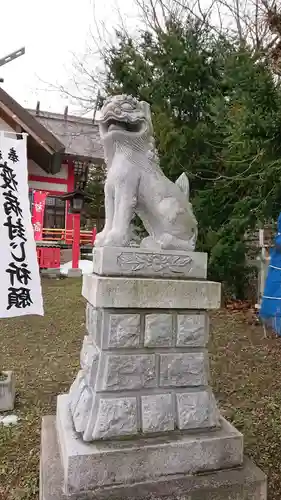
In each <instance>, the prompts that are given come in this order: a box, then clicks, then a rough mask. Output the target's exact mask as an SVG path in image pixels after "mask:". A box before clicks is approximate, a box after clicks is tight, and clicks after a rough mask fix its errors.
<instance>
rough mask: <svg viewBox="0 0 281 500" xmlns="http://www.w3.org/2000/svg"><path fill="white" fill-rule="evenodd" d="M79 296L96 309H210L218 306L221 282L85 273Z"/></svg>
mask: <svg viewBox="0 0 281 500" xmlns="http://www.w3.org/2000/svg"><path fill="white" fill-rule="evenodd" d="M82 295H83V297H84V298H85V299H86V300H87V301H88V302H89V303H90V304H91V305H92V306H93V307H95V308H99V307H103V308H117V309H120V308H122V309H128V308H129V309H130V308H131V309H143V308H145V309H203V310H211V309H218V308H219V307H220V299H221V284H220V283H216V282H214V281H204V280H182V279H181V280H180V279H174V278H173V279H172V278H170V279H167V278H162V279H158V280H156V279H155V278H142V277H135V276H134V277H124V276H120V277H117V276H115V277H105V276H98V275H97V274H84V276H83V287H82Z"/></svg>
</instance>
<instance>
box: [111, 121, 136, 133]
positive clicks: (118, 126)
mask: <svg viewBox="0 0 281 500" xmlns="http://www.w3.org/2000/svg"><path fill="white" fill-rule="evenodd" d="M104 125H105V127H106V129H107V132H113V131H114V130H121V131H127V132H140V130H141V128H142V122H141V121H136V122H134V123H129V122H125V121H121V120H120V121H118V120H114V119H110V120H108V121H107V122H106V123H105V124H104Z"/></svg>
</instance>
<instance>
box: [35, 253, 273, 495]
mask: <svg viewBox="0 0 281 500" xmlns="http://www.w3.org/2000/svg"><path fill="white" fill-rule="evenodd" d="M94 271H95V273H96V274H93V275H86V276H84V279H83V296H84V297H85V298H86V300H87V311H86V330H87V334H86V336H85V338H84V342H83V347H82V351H81V370H80V372H79V373H78V375H77V377H76V379H75V381H74V383H73V385H72V387H71V389H70V392H69V395H66V396H63V397H62V396H60V397H59V399H58V406H57V419H56V428H57V433H58V446H59V449H60V462H61V475H62V476H63V481H62V483H63V491H64V494H66V495H71V498H79V495H81V494H82V493H83V494H84V493H85V495H86V496H83V498H97V499H99V498H115V496H112V495H113V494H115V495H117V493H118V492H117V493H116V486H117V485H120V487H121V486H122V485H123V486H124V487H125V485H132V486H133V485H135V484H139V485H140V484H143V486H145V485H146V488H148V483H149V484H151V488H152V489H151V495H152V491H153V486H152V484H154V482H163V481H164V482H165V481H168V480H169V481H170V479H171V477H174V478H175V481H177V479H178V477H187V476H192V477H195V476H196V474H198V473H201V472H204V473H207V472H208V473H211V471H217V470H223V469H231V468H234V467H242V464H243V436H242V435H241V434H240V433H239V432H238V431H236V429H235V428H234V427H233V426H232V425H230V424H229V423H227V422H226V421H225V420H224V419H222V418H221V417H220V414H219V411H218V409H217V405H216V402H215V398H214V396H213V393H212V390H211V388H210V387H209V385H208V383H209V360H208V351H207V342H208V336H209V319H208V313H207V310H210V309H216V308H218V307H219V304H220V284H218V283H214V282H209V281H206V273H207V259H206V255H204V254H199V253H189V254H187V253H181V252H177V253H176V252H168V251H165V252H161V253H158V254H156V253H151V252H149V251H147V250H142V249H129V248H128V249H124V248H123V249H122V248H121V249H118V248H113V249H112V248H111V249H107V248H104V249H102V248H100V249H96V250H95V251H94ZM110 274H111V276H110ZM46 432H47V431H46ZM49 432H52V431H50V430H49ZM42 443H43V448H44V446H45V447H46V436H45V441H43V442H42ZM44 443H45V445H44ZM42 453H43V455H44V450H42ZM43 455H42V457H43ZM44 467H45V474H46V467H47V466H46V465H45V466H44V459H43V458H42V484H46V481H47V479H46V476H45V479H44ZM48 470H49V473H50V468H49V469H48ZM199 482H200V481H199ZM190 484H191V483H190ZM198 484H199V483H198ZM261 484H262V485H263V487H264V485H265V480H263V482H262V481H261V482H259V486H257V488H260V485H261ZM195 486H196V485H195V483H194V488H193V489H192V488H191V490H190V485H189V490H188V492H187V494H186V495H185V494H184V496H177V497H173V496H169V495H168V496H167V495H166V496H165V495H164V492H163V489H162V490H161V491H162V493H161V494H160V493H159V495H158V496H153V495H152V496H151V495H150V496H149V491H147V496H146V497H144V498H152V499H154V498H155V499H157V500H159V499H161V498H169V499H170V498H180V500H185V499H186V500H187V499H192V500H193V499H194V500H195V499H197V498H198V499H199V498H200V499H201V498H202V499H205V498H209V497H208V496H207V493H206V495H205V496H204V495H203V493H202V491H203V490H202V491H201V496H198V497H196V496H194V495H195V490H196V487H195ZM257 488H256V489H254V491H255V496H245V494H244V493H243V495H244V496H239V495H237V491H236V490H235V492H234V493H235V495H236V496H235V495H234V494H233V496H228V497H227V498H229V499H232V498H233V499H234V498H235V500H240V498H241V500H242V498H243V499H244V500H245V499H247V498H249V499H256V500H257V499H259V498H263V499H265V498H266V496H264V495H263V496H261V495H260V494H259V493H258V491H259V490H258V489H257ZM121 489H122V488H121ZM125 489H126V488H125ZM129 490H130V488H127V489H126V492H124V491H123V493H122V495H123V497H120V498H123V499H125V498H141V497H137V496H136V494H135V493H134V494H133V493H132V491H133V490H131V493H132V494H130V491H129ZM148 490H149V488H148ZM193 490H194V491H193ZM103 491H104V495H105V491H107V493H106V494H107V495H108V496H106V495H105V496H103ZM120 491H121V490H120ZM120 491H119V493H120ZM206 491H209V490H208V489H207V490H206ZM245 491H246V490H245ZM264 491H266V486H265V489H263V492H264ZM91 492H92V493H91ZM119 493H118V494H119ZM212 494H213V493H212ZM91 495H92V496H91ZM134 495H135V496H134ZM41 498H44V499H45V500H47V499H48V500H49V499H50V500H54V499H55V498H56V499H57V497H55V496H53V497H52V496H48V495H47V494H46V487H45V490H44V487H43V486H42V488H41ZM116 498H119V497H118V495H117V496H116ZM212 498H214V499H216V498H224V497H222V496H220V497H219V496H215V495H214V496H212Z"/></svg>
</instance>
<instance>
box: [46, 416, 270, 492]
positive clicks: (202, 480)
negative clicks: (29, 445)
mask: <svg viewBox="0 0 281 500" xmlns="http://www.w3.org/2000/svg"><path fill="white" fill-rule="evenodd" d="M66 432H68V434H69V438H68V447H67V448H68V450H69V451H71V450H72V454H73V458H74V453H75V451H76V452H77V453H78V456H77V457H76V460H75V463H74V461H73V462H72V466H71V474H72V477H73V480H74V481H75V482H74V485H73V487H71V488H68V491H67V486H69V485H67V483H66V482H65V476H64V469H63V466H62V463H61V459H60V452H59V445H58V439H57V432H56V425H55V418H54V417H52V416H48V417H44V418H43V422H42V440H41V460H40V500H266V498H267V485H266V476H265V475H264V474H263V472H262V471H261V470H260V469H258V468H257V467H256V466H255V465H254V464H253V463H252V462H250V461H249V460H248V459H245V460H244V463H243V465H242V466H241V467H237V468H235V469H230V470H220V471H213V472H205V473H204V474H194V475H184V474H181V475H173V467H171V468H170V473H169V475H167V476H166V477H159V478H157V479H156V480H154V481H153V480H152V479H150V480H147V481H146V480H145V479H144V478H143V479H142V480H140V481H139V482H138V483H137V484H130V483H132V481H134V479H135V475H136V472H137V470H136V468H135V466H133V464H131V466H130V464H129V463H127V471H126V475H127V480H126V482H124V483H123V484H122V482H121V483H120V480H119V479H118V478H117V474H118V471H119V469H120V468H122V462H121V463H120V461H119V460H114V455H115V454H114V452H112V453H111V455H112V458H111V461H110V464H109V461H108V456H109V455H110V453H104V449H103V444H101V445H100V447H99V450H98V447H97V445H95V447H96V450H97V451H99V461H98V462H96V466H95V468H92V465H93V463H92V461H91V459H90V458H89V457H90V455H89V454H90V449H91V447H92V445H85V444H82V445H81V441H78V438H77V436H75V435H74V434H73V431H69V430H68V431H66ZM80 446H82V447H83V448H84V453H83V454H80V450H79V448H80ZM123 446H126V443H124V444H123ZM158 447H159V450H160V449H161V446H160V444H159V445H158ZM179 447H180V445H179ZM86 450H87V451H86ZM228 451H229V449H228ZM228 451H227V450H226V451H225V454H226V455H227V453H228ZM62 452H63V453H64V454H65V452H66V449H64V450H62ZM87 453H88V454H87ZM121 454H123V451H122V449H121V448H120V453H119V455H121ZM136 455H139V465H140V466H141V465H142V460H143V455H142V448H141V447H139V448H138V451H137V450H136ZM64 457H65V455H64ZM64 460H65V458H64ZM165 461H167V462H169V463H170V458H169V451H168V450H167V453H166V458H165V459H164V462H165ZM106 462H107V463H106ZM75 464H76V465H75ZM143 465H145V464H143ZM76 466H78V470H76V469H75V467H76ZM149 466H150V469H151V471H152V472H154V473H157V463H155V464H151V463H150V464H148V465H147V467H149ZM82 469H84V470H82ZM102 469H103V477H104V478H106V477H107V478H110V480H111V484H110V485H108V486H102V485H101V484H100V486H96V487H95V488H94V489H93V490H92V491H91V490H89V489H88V490H87V484H88V482H89V475H92V476H93V477H95V478H96V479H97V477H98V475H99V470H100V471H101V470H102ZM102 482H104V481H102ZM114 482H115V484H114ZM63 491H64V492H67V494H65V493H63Z"/></svg>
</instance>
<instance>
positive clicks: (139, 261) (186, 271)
mask: <svg viewBox="0 0 281 500" xmlns="http://www.w3.org/2000/svg"><path fill="white" fill-rule="evenodd" d="M207 260H208V255H207V254H206V253H203V252H181V251H179V250H162V251H159V252H155V251H151V250H146V249H144V248H129V247H123V248H118V247H97V248H93V266H94V273H96V274H100V275H102V276H146V277H155V278H165V277H170V278H189V279H191V278H200V279H206V277H207Z"/></svg>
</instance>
